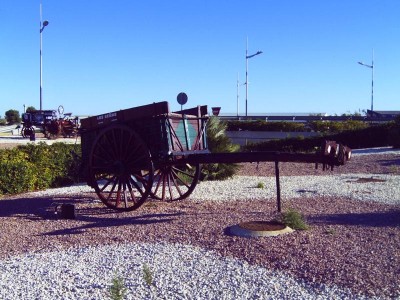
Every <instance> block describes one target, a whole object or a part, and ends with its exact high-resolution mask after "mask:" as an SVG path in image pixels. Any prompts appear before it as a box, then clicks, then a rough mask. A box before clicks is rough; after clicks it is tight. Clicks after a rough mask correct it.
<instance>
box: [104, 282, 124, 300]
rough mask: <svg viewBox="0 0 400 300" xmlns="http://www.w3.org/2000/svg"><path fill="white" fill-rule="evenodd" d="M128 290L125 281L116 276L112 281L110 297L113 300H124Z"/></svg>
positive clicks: (109, 290) (109, 291)
mask: <svg viewBox="0 0 400 300" xmlns="http://www.w3.org/2000/svg"><path fill="white" fill-rule="evenodd" d="M126 293H127V288H126V287H125V282H124V280H123V279H122V278H121V277H119V276H115V277H114V278H113V279H112V283H111V286H110V287H109V289H108V296H109V297H110V299H112V300H122V299H124V298H125V297H126Z"/></svg>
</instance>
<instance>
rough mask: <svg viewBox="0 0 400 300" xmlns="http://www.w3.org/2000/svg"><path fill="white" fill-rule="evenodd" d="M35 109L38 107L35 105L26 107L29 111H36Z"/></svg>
mask: <svg viewBox="0 0 400 300" xmlns="http://www.w3.org/2000/svg"><path fill="white" fill-rule="evenodd" d="M34 111H37V109H36V108H35V107H34V106H28V108H27V109H26V112H27V113H29V112H34Z"/></svg>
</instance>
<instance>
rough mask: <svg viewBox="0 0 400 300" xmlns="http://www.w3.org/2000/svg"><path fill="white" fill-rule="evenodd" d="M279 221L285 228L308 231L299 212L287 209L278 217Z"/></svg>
mask: <svg viewBox="0 0 400 300" xmlns="http://www.w3.org/2000/svg"><path fill="white" fill-rule="evenodd" d="M279 221H280V222H282V223H283V224H285V225H286V226H289V227H290V228H292V229H296V230H307V229H309V226H308V224H307V223H306V221H305V220H304V216H303V215H302V214H301V213H300V212H298V211H296V210H294V209H289V210H288V211H287V212H283V213H282V214H281V216H280V219H279Z"/></svg>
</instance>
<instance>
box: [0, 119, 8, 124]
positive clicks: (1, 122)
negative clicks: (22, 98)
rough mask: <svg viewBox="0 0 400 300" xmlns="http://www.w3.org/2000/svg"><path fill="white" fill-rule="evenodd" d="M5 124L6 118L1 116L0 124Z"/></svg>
mask: <svg viewBox="0 0 400 300" xmlns="http://www.w3.org/2000/svg"><path fill="white" fill-rule="evenodd" d="M6 124H7V121H6V119H3V118H0V125H2V126H3V125H6Z"/></svg>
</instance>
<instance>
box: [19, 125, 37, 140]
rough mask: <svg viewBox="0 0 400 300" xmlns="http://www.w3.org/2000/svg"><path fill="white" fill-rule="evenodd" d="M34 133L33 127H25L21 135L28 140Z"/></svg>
mask: <svg viewBox="0 0 400 300" xmlns="http://www.w3.org/2000/svg"><path fill="white" fill-rule="evenodd" d="M34 132H35V129H34V128H33V127H32V126H30V127H24V128H22V132H21V135H22V137H24V138H27V137H30V136H31V135H32V133H34Z"/></svg>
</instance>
